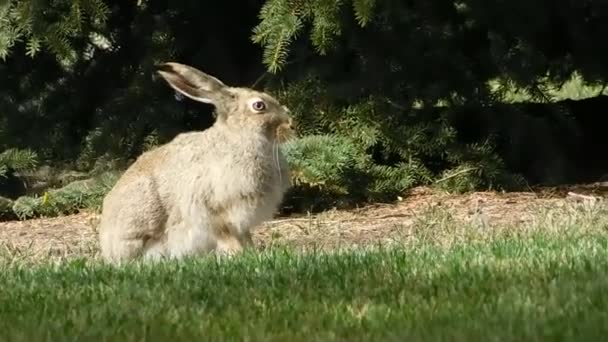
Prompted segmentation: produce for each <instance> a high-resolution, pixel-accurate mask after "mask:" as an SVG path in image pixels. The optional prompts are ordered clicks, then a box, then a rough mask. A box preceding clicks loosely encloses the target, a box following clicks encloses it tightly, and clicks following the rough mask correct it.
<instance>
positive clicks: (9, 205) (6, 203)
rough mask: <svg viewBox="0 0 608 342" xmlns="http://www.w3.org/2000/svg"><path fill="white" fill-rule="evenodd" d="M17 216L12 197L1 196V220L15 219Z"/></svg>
mask: <svg viewBox="0 0 608 342" xmlns="http://www.w3.org/2000/svg"><path fill="white" fill-rule="evenodd" d="M15 217H16V215H15V213H14V212H13V201H12V200H11V199H10V198H6V197H2V196H0V220H2V219H14V218H15Z"/></svg>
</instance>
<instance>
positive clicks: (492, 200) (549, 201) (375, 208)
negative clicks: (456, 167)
mask: <svg viewBox="0 0 608 342" xmlns="http://www.w3.org/2000/svg"><path fill="white" fill-rule="evenodd" d="M569 193H570V195H569ZM572 193H574V195H573V194H572ZM607 194H608V185H606V184H592V185H581V186H569V187H558V188H543V189H530V191H529V192H512V193H500V192H475V193H469V194H465V195H452V194H447V193H443V192H438V191H433V190H430V189H428V188H416V189H413V190H412V191H410V192H409V193H408V194H405V195H404V196H403V199H401V200H400V201H397V202H396V203H394V204H374V205H369V206H365V207H362V208H358V209H355V210H329V211H326V212H323V213H320V214H315V215H300V216H290V217H281V218H277V219H275V220H272V221H270V222H267V223H265V224H264V225H263V226H261V227H259V228H258V229H257V230H256V232H255V234H254V240H255V242H256V244H257V245H258V247H259V248H264V247H266V246H270V245H272V244H283V245H285V244H287V245H292V246H296V247H312V246H315V247H317V248H322V249H336V248H341V247H361V246H370V245H376V244H386V243H391V241H395V240H399V239H400V238H401V237H402V236H403V234H407V232H408V227H410V226H412V224H413V223H414V222H415V221H416V220H417V219H418V218H420V217H421V216H423V215H424V213H425V212H428V211H429V210H436V209H446V210H448V211H449V212H450V213H451V214H452V215H453V216H454V217H455V218H457V219H460V220H465V221H469V222H470V221H472V220H475V219H479V218H480V217H483V220H484V222H486V223H487V224H490V225H496V224H517V223H521V222H524V221H526V220H528V219H530V217H531V215H532V213H533V212H534V211H535V210H537V209H539V208H550V207H555V206H559V205H561V204H563V203H566V202H567V201H572V200H575V201H576V200H592V199H593V198H594V197H597V198H604V197H606V195H607ZM579 195H582V196H579ZM97 217H98V215H97V214H96V213H90V212H83V213H80V214H77V215H71V216H64V217H56V218H42V219H33V220H27V221H10V222H2V223H0V246H3V247H4V251H5V252H9V253H11V254H13V255H15V254H17V255H37V256H39V257H52V256H77V255H85V256H92V255H95V254H96V253H97V233H96V231H95V230H94V228H93V227H94V223H95V222H96V220H97Z"/></svg>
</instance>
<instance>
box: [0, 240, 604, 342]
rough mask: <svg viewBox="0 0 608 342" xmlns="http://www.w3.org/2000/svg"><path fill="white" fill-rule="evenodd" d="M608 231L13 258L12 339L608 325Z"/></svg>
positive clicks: (435, 333)
mask: <svg viewBox="0 0 608 342" xmlns="http://www.w3.org/2000/svg"><path fill="white" fill-rule="evenodd" d="M607 247H608V236H604V235H603V234H597V233H593V234H588V233H582V232H581V233H576V232H575V231H573V232H571V233H568V234H559V235H550V234H540V233H539V234H533V235H530V236H528V237H526V238H515V237H510V238H500V239H496V240H493V241H491V242H479V243H468V244H465V243H460V244H456V245H452V246H451V247H449V248H442V247H439V246H437V245H433V244H425V243H421V244H419V245H417V246H410V247H408V248H400V249H372V250H366V251H358V252H356V251H350V252H341V253H333V254H326V253H312V252H311V253H308V254H298V253H294V252H290V251H289V250H279V249H276V250H271V251H266V252H263V253H258V254H247V255H242V256H239V257H236V258H234V259H231V260H216V259H212V258H199V259H190V260H184V261H181V262H163V263H160V264H156V265H152V264H131V265H126V266H123V267H121V268H113V267H110V266H107V265H102V264H100V263H98V262H96V261H90V260H88V261H87V260H84V259H83V260H73V261H69V262H64V263H59V264H51V263H42V264H25V263H19V262H14V263H11V262H7V261H5V262H4V263H3V265H2V266H0V268H1V269H0V340H2V341H8V340H22V341H26V340H28V341H29V340H32V341H42V340H55V341H67V340H78V341H82V340H88V339H92V340H93V339H94V340H121V341H135V340H138V341H140V340H142V339H145V340H155V341H160V340H164V339H167V340H169V341H178V340H179V341H194V340H198V341H217V340H226V341H237V340H241V341H288V340H294V341H338V340H339V341H420V340H425V341H439V340H450V341H492V340H494V341H496V340H502V341H506V340H509V341H524V340H525V341H530V340H543V341H550V340H554V341H557V340H560V341H564V340H572V341H574V340H589V341H591V340H597V341H599V340H601V339H602V338H604V337H605V336H606V334H608V273H607V272H608V248H607Z"/></svg>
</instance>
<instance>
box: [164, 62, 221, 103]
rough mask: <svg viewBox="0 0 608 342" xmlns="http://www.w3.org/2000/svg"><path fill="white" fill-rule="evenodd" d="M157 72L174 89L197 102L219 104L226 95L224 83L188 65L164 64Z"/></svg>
mask: <svg viewBox="0 0 608 342" xmlns="http://www.w3.org/2000/svg"><path fill="white" fill-rule="evenodd" d="M157 72H158V73H159V74H160V75H161V76H162V77H163V78H164V79H165V81H167V83H169V85H170V86H171V87H172V88H173V89H175V90H176V91H178V92H179V93H181V94H183V95H185V96H187V97H189V98H191V99H193V100H195V101H200V102H204V103H210V104H217V103H218V102H219V101H221V98H222V97H223V95H224V94H225V93H226V88H227V87H226V85H225V84H224V83H222V81H220V80H218V79H217V78H215V77H213V76H211V75H207V74H205V73H204V72H202V71H200V70H198V69H196V68H193V67H191V66H188V65H184V64H180V63H173V62H169V63H163V64H161V65H159V66H158V71H157Z"/></svg>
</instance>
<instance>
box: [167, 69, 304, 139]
mask: <svg viewBox="0 0 608 342" xmlns="http://www.w3.org/2000/svg"><path fill="white" fill-rule="evenodd" d="M158 73H159V74H160V75H161V76H162V77H163V78H164V79H165V80H166V81H167V82H168V83H169V85H170V86H171V87H172V88H173V89H175V90H176V91H177V92H179V93H181V94H183V95H185V96H187V97H189V98H191V99H193V100H195V101H199V102H203V103H209V104H212V105H214V106H215V108H216V114H217V120H218V122H220V124H225V125H228V126H232V127H235V128H237V127H238V128H245V129H251V130H261V131H262V132H264V134H266V135H267V136H268V137H269V138H270V139H277V140H278V141H280V142H282V141H285V140H287V139H288V138H289V137H291V136H292V135H293V134H294V127H293V120H292V118H291V116H290V114H289V109H288V108H287V107H285V106H284V105H282V104H280V103H279V101H277V100H276V99H275V98H274V97H272V96H271V95H269V94H267V93H264V92H260V91H256V90H253V89H250V88H242V87H230V86H227V85H225V84H224V83H223V82H222V81H220V80H218V79H217V78H215V77H213V76H211V75H208V74H206V73H204V72H202V71H200V70H198V69H196V68H193V67H191V66H188V65H184V64H180V63H174V62H169V63H164V64H161V65H160V66H159V70H158Z"/></svg>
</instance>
